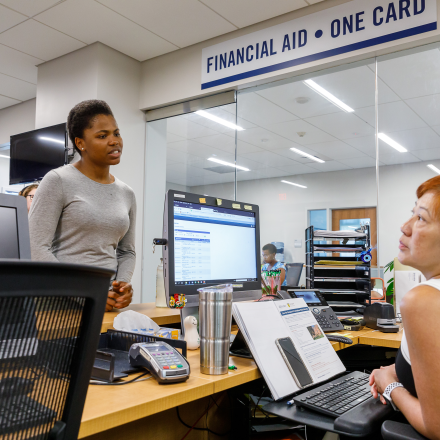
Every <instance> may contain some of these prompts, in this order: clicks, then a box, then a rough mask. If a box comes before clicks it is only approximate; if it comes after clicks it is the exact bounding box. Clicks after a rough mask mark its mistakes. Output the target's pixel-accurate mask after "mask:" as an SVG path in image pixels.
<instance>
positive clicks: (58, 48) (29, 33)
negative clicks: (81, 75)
mask: <svg viewBox="0 0 440 440" xmlns="http://www.w3.org/2000/svg"><path fill="white" fill-rule="evenodd" d="M0 44H4V45H6V46H9V47H11V48H13V49H17V50H19V51H21V52H24V53H26V54H28V55H31V56H33V57H37V58H40V59H41V60H45V61H48V60H52V59H53V58H57V57H59V56H61V55H65V54H66V53H69V52H72V51H74V50H77V49H80V48H81V47H84V46H85V44H84V43H82V42H81V41H78V40H75V39H74V38H72V37H69V36H68V35H65V34H63V33H61V32H58V31H56V30H55V29H51V28H50V27H48V26H45V25H44V24H41V23H38V22H36V21H35V20H27V21H25V22H23V23H20V24H19V25H17V26H15V27H13V28H12V29H9V30H7V31H6V32H3V33H2V34H0Z"/></svg>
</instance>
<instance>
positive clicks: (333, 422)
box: [262, 398, 393, 438]
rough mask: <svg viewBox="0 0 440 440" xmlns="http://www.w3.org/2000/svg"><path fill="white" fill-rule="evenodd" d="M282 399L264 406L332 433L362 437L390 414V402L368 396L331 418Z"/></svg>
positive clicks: (267, 410)
mask: <svg viewBox="0 0 440 440" xmlns="http://www.w3.org/2000/svg"><path fill="white" fill-rule="evenodd" d="M288 400H290V398H285V399H283V400H281V401H279V402H271V403H269V404H267V405H264V406H263V408H262V409H263V410H264V411H265V412H267V413H269V414H274V415H276V416H278V417H283V418H285V419H287V420H290V421H293V422H296V423H301V424H303V425H308V426H312V427H314V428H317V429H322V430H323V431H330V432H335V433H337V434H339V435H344V436H347V437H353V438H363V437H367V436H369V435H372V434H374V433H377V434H378V433H379V432H380V427H381V425H382V422H383V421H384V420H385V419H387V418H389V416H390V414H391V413H393V409H392V407H391V405H383V404H382V403H381V402H380V401H379V400H374V399H371V400H369V401H368V404H362V405H359V406H358V407H355V408H354V409H353V410H351V411H349V412H347V413H345V414H343V415H342V416H341V417H338V418H336V419H334V418H333V417H329V416H326V415H324V414H320V413H318V412H315V411H311V410H309V409H307V408H299V407H297V406H296V405H292V406H288V405H287V401H288Z"/></svg>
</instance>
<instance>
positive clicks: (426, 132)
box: [380, 127, 440, 152]
mask: <svg viewBox="0 0 440 440" xmlns="http://www.w3.org/2000/svg"><path fill="white" fill-rule="evenodd" d="M388 136H389V137H391V138H392V139H393V140H395V141H396V142H398V143H399V144H400V145H402V146H403V147H405V148H406V149H407V150H410V151H411V152H412V151H414V150H426V149H430V148H439V149H440V136H439V135H438V134H437V133H436V132H435V131H434V130H433V129H432V128H431V127H425V128H416V129H414V130H404V131H395V132H392V133H388ZM385 145H387V144H385V143H383V141H380V146H381V150H380V151H383V149H382V147H384V146H385ZM388 148H390V147H389V146H388Z"/></svg>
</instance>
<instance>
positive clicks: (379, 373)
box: [370, 364, 399, 405]
mask: <svg viewBox="0 0 440 440" xmlns="http://www.w3.org/2000/svg"><path fill="white" fill-rule="evenodd" d="M398 381H399V379H398V378H397V375H396V366H395V364H393V365H390V366H389V367H380V370H373V372H372V373H371V375H370V386H371V394H372V395H373V397H374V398H375V399H377V396H378V395H379V394H380V401H381V402H382V403H383V404H384V405H386V403H387V402H386V400H385V398H384V397H383V396H382V394H383V392H384V391H385V388H386V387H387V386H388V385H389V384H390V383H393V382H398Z"/></svg>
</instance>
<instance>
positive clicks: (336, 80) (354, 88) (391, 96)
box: [311, 66, 400, 109]
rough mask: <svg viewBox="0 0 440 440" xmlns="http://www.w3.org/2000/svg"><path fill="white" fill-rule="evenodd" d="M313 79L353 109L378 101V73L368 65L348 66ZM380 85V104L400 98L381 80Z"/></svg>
mask: <svg viewBox="0 0 440 440" xmlns="http://www.w3.org/2000/svg"><path fill="white" fill-rule="evenodd" d="M311 79H313V81H315V82H316V83H317V84H319V85H320V86H321V87H323V88H324V89H325V90H327V91H328V92H330V93H331V94H332V95H334V96H336V98H338V99H340V100H341V101H342V102H344V103H345V104H347V105H349V106H350V107H351V108H353V109H358V108H362V107H368V106H371V105H373V106H374V105H375V103H376V93H375V87H376V86H375V83H376V75H375V73H374V70H371V69H370V68H369V67H368V66H361V67H354V68H353V67H352V68H347V69H345V70H342V71H339V72H335V73H330V74H327V75H322V76H317V77H312V78H311ZM379 87H380V94H379V100H380V101H379V103H380V104H382V103H386V102H393V101H399V100H400V98H399V96H398V95H396V94H395V93H394V92H393V91H392V90H391V89H390V88H389V87H388V86H387V85H386V84H385V83H383V82H381V83H380V84H379ZM313 93H316V92H313ZM332 105H333V104H332Z"/></svg>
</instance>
